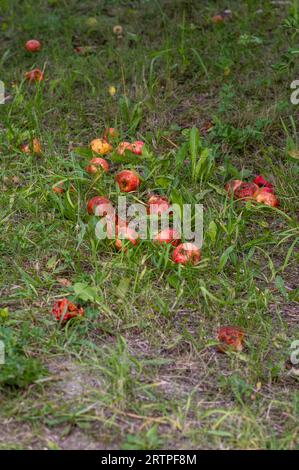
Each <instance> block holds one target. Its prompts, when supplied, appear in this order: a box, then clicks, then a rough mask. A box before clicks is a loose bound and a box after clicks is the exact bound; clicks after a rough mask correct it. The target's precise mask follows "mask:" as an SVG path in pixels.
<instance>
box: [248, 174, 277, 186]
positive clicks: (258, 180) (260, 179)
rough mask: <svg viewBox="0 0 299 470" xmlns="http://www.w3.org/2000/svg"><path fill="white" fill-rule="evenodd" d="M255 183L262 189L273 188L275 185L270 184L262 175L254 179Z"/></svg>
mask: <svg viewBox="0 0 299 470" xmlns="http://www.w3.org/2000/svg"><path fill="white" fill-rule="evenodd" d="M253 183H255V184H257V185H258V186H259V187H260V188H262V187H265V188H273V184H272V183H269V181H267V180H266V179H265V178H264V177H263V176H262V175H258V176H256V177H255V178H254V180H253Z"/></svg>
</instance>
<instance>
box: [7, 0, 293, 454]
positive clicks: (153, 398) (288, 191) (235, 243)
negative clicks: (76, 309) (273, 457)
mask: <svg viewBox="0 0 299 470" xmlns="http://www.w3.org/2000/svg"><path fill="white" fill-rule="evenodd" d="M1 4H2V13H1V25H0V27H1V29H2V35H3V37H4V40H3V41H2V42H1V45H0V61H1V77H0V78H1V80H2V81H3V82H4V83H5V88H6V93H7V94H8V95H10V96H11V99H10V100H8V101H7V102H6V104H4V105H1V106H0V114H1V123H0V131H1V136H0V138H1V142H0V145H1V153H0V161H1V185H2V191H1V196H0V204H1V228H2V230H1V236H0V250H1V260H0V268H1V273H0V276H1V277H0V279H1V309H2V310H1V309H0V339H2V340H4V342H5V347H6V353H7V354H6V357H7V362H6V364H5V366H0V400H1V408H0V421H1V423H2V424H1V429H0V448H2V449H8V448H16V449H20V448H26V449H29V448H49V449H57V448H62V449H63V448H75V449H81V448H84V449H101V448H108V449H111V448H122V449H158V448H174V449H185V448H186V449H188V448H191V449H197V448H200V449H201V448H213V449H215V448H221V449H239V448H246V449H258V448H265V449H298V424H297V423H298V407H299V394H298V376H296V375H294V374H292V373H291V372H290V369H291V363H290V354H291V351H292V350H291V344H292V342H293V341H294V340H296V339H298V331H299V330H298V287H297V279H298V274H299V273H298V250H297V242H298V236H299V231H298V198H297V190H298V186H297V181H298V160H296V159H295V158H291V157H290V156H289V154H288V152H289V151H290V150H296V149H298V129H297V127H296V126H297V121H298V119H297V118H298V109H299V108H298V105H297V106H295V105H292V104H291V102H290V94H291V89H290V84H291V82H292V81H293V80H295V79H296V78H298V48H297V45H298V29H299V17H298V10H297V9H296V6H297V3H296V1H293V2H288V3H285V4H276V5H273V2H270V1H264V2H262V8H261V2H259V1H257V0H250V1H246V2H238V1H234V0H231V1H229V2H227V1H226V2H224V1H222V0H221V1H215V2H209V1H206V2H195V1H183V0H181V1H179V0H164V1H162V0H155V1H151V2H150V1H145V0H144V1H142V0H140V1H132V2H125V1H117V0H114V1H101V2H94V1H91V0H86V1H84V2H82V1H78V0H71V1H69V2H58V1H56V0H49V1H46V0H39V1H36V0H35V1H33V0H28V1H26V2H25V3H24V2H17V1H15V0H11V1H9V2H8V1H4V0H3V1H2V2H1ZM227 7H229V8H230V9H231V10H232V18H231V19H228V20H227V21H225V23H224V24H219V25H214V24H213V23H212V22H211V17H212V16H213V15H214V14H217V13H219V12H221V11H223V10H224V9H225V8H227ZM91 18H92V20H91ZM117 24H120V25H122V26H123V28H124V33H123V35H122V36H121V37H119V38H117V37H116V35H114V34H113V32H112V29H113V26H115V25H117ZM33 37H34V38H38V39H40V40H41V42H42V44H43V48H42V51H41V52H40V53H39V54H36V55H30V54H28V53H27V52H26V51H25V50H24V47H23V44H24V43H25V41H26V40H28V39H29V38H33ZM78 45H81V46H95V49H94V50H93V51H91V52H90V53H88V54H87V55H79V54H77V53H76V52H74V46H78ZM34 66H38V67H40V68H44V69H45V80H44V81H43V82H41V84H40V85H38V86H34V85H33V86H28V84H27V83H25V81H24V79H23V77H24V72H25V71H28V70H30V69H31V68H33V67H34ZM110 86H115V87H116V94H115V96H110V94H109V92H108V89H109V87H110ZM211 121H212V122H213V128H212V129H211V130H210V131H207V127H208V124H209V122H211ZM107 126H113V127H117V128H118V129H119V131H120V134H121V138H122V139H124V140H125V139H135V138H138V139H143V140H145V142H146V147H147V152H146V155H145V157H143V158H141V159H140V160H138V162H137V163H136V165H133V167H134V168H135V169H136V170H138V171H139V172H140V174H141V175H142V177H143V184H142V186H141V188H140V190H139V192H138V194H135V195H130V196H129V197H130V199H131V200H132V202H133V201H134V200H135V198H136V197H137V198H138V200H145V197H146V195H147V194H148V192H150V191H158V192H161V193H162V194H165V195H167V196H169V197H170V199H171V200H172V201H173V202H178V203H180V204H181V203H195V202H198V203H202V204H203V205H204V244H203V250H202V261H201V263H200V264H199V265H198V266H196V267H186V268H182V267H180V266H177V265H174V264H173V263H172V262H171V259H170V256H171V253H170V252H169V251H167V249H163V248H161V249H160V248H159V249H157V248H156V247H154V246H153V245H152V243H151V242H148V241H143V242H142V243H140V244H139V245H138V247H136V248H129V249H128V251H127V252H126V253H124V252H121V253H118V252H116V251H115V249H114V247H113V244H111V243H107V242H105V241H98V240H97V239H96V237H95V235H94V224H95V219H94V218H92V217H89V216H88V215H87V212H86V201H87V200H88V199H89V198H90V197H91V196H92V195H95V194H97V193H99V194H106V195H108V196H109V197H110V198H111V199H112V200H114V201H115V200H116V197H117V195H118V190H117V188H116V186H115V183H114V181H113V177H111V176H107V177H105V178H100V179H95V180H93V179H92V178H91V177H90V176H89V175H88V174H87V173H86V172H85V171H84V168H85V166H86V163H87V161H88V152H87V151H86V150H84V149H86V148H87V147H88V144H89V142H90V141H91V140H92V139H93V138H95V137H100V136H101V135H102V133H103V131H104V129H105V128H106V127H107ZM194 128H197V129H199V135H198V133H197V131H196V130H195V129H194ZM191 129H193V130H191ZM190 136H191V137H190ZM32 137H38V138H39V139H40V140H41V142H42V147H43V152H42V155H41V156H40V157H37V156H35V155H26V154H23V153H22V152H20V144H21V143H22V142H23V141H26V140H29V139H31V138H32ZM190 138H191V139H192V138H193V139H195V141H198V139H199V140H200V143H198V144H195V145H200V148H201V151H200V152H199V150H198V149H199V147H196V148H197V150H196V149H195V150H194V147H192V148H193V150H192V149H191V152H190V148H189V139H190ZM204 149H206V150H204ZM204 151H205V152H206V153H205V161H204V162H203V161H202V157H201V158H200V159H199V160H198V156H197V155H198V154H199V153H200V154H201V155H202V153H201V152H204ZM111 163H112V165H111V172H112V174H113V173H114V172H115V171H117V170H118V169H119V168H127V167H128V168H129V167H130V168H132V165H131V164H129V163H124V164H120V163H117V162H111ZM259 173H262V174H264V175H265V176H266V177H267V178H270V179H271V181H272V182H273V183H274V184H275V188H276V191H277V194H278V197H279V200H280V203H281V204H280V208H279V209H272V208H269V207H265V206H260V205H259V206H256V205H253V204H251V203H246V204H240V203H238V202H236V201H232V200H230V199H229V198H228V197H227V195H226V193H225V191H224V190H223V187H224V184H225V182H226V181H227V180H228V179H229V178H232V177H233V178H239V177H244V178H245V179H246V178H249V179H250V178H251V177H252V176H254V175H256V174H259ZM14 176H16V177H17V179H15V180H13V179H12V178H13V177H14ZM62 179H63V180H65V182H66V185H67V187H69V188H70V187H71V185H73V187H74V188H75V192H72V191H67V193H66V194H65V195H63V196H59V195H56V194H55V193H53V191H52V186H53V184H55V183H56V182H57V181H59V180H62ZM61 278H63V279H67V280H68V281H70V282H69V283H70V285H68V286H65V285H62V284H61ZM80 283H81V284H80ZM82 284H83V286H82ZM64 296H70V298H72V299H74V300H75V301H76V302H80V303H82V304H83V305H84V308H85V311H86V315H85V317H84V318H83V319H80V320H77V319H75V320H72V321H70V322H69V323H68V324H67V326H66V327H64V328H61V327H59V325H58V324H57V323H56V322H55V320H54V319H53V317H52V316H51V308H52V304H53V302H54V301H55V300H56V299H58V298H61V297H64ZM5 308H8V316H7V311H6V310H4V309H5ZM229 324H232V325H237V326H241V327H243V328H244V329H245V331H246V348H245V350H244V352H243V353H238V354H236V353H230V354H225V355H223V354H219V353H218V352H217V351H216V349H215V344H216V341H215V337H216V336H215V335H216V331H217V328H218V327H219V326H221V325H229Z"/></svg>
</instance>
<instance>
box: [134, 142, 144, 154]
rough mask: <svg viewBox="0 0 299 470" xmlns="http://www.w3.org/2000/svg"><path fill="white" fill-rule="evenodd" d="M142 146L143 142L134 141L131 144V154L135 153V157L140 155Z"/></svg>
mask: <svg viewBox="0 0 299 470" xmlns="http://www.w3.org/2000/svg"><path fill="white" fill-rule="evenodd" d="M143 146H144V142H142V140H135V142H133V143H132V144H131V152H133V153H135V155H142V147H143Z"/></svg>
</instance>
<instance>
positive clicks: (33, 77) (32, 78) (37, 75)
mask: <svg viewBox="0 0 299 470" xmlns="http://www.w3.org/2000/svg"><path fill="white" fill-rule="evenodd" d="M25 78H26V80H28V81H29V83H32V82H41V81H42V80H43V79H44V73H43V72H42V71H41V70H40V69H33V70H30V72H26V73H25Z"/></svg>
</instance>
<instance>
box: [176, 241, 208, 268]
mask: <svg viewBox="0 0 299 470" xmlns="http://www.w3.org/2000/svg"><path fill="white" fill-rule="evenodd" d="M200 258H201V251H200V249H199V248H198V247H197V246H196V245H195V244H194V243H181V244H180V245H179V246H177V247H176V249H175V250H174V252H173V255H172V260H173V261H174V262H175V263H180V264H187V263H191V264H198V263H199V261H200Z"/></svg>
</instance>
